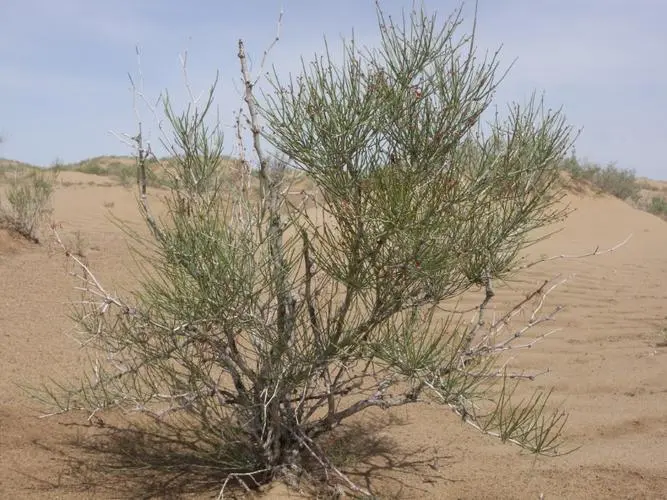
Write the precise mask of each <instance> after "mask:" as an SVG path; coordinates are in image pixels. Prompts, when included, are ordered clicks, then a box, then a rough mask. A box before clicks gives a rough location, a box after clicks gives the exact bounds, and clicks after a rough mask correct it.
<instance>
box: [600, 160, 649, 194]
mask: <svg viewBox="0 0 667 500" xmlns="http://www.w3.org/2000/svg"><path fill="white" fill-rule="evenodd" d="M593 183H594V184H595V185H596V186H597V187H598V188H599V189H601V190H602V191H604V192H605V193H609V194H612V195H614V196H616V197H617V198H620V199H622V200H628V199H631V200H637V198H638V196H639V191H640V189H641V187H640V186H639V183H638V182H637V177H636V176H635V173H634V171H632V170H628V169H620V168H617V167H616V166H614V165H608V166H607V167H605V168H604V169H601V170H600V171H599V172H597V174H596V175H595V177H594V179H593Z"/></svg>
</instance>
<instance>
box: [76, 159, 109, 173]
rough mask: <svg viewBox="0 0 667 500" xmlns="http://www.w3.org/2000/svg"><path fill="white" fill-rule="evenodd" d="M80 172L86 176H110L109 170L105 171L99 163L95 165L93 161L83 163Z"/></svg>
mask: <svg viewBox="0 0 667 500" xmlns="http://www.w3.org/2000/svg"><path fill="white" fill-rule="evenodd" d="M79 171H80V172H83V173H84V174H92V175H108V172H107V169H105V168H104V167H103V166H102V165H100V164H99V163H94V162H91V161H89V162H85V163H82V164H81V166H80V167H79Z"/></svg>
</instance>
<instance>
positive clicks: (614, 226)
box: [0, 172, 667, 499]
mask: <svg viewBox="0 0 667 500" xmlns="http://www.w3.org/2000/svg"><path fill="white" fill-rule="evenodd" d="M568 201H569V202H570V203H571V205H572V207H573V208H575V209H576V211H575V212H574V213H573V214H572V215H571V216H570V218H569V220H568V221H567V223H566V224H565V225H564V226H563V229H562V231H561V232H559V233H558V234H556V235H555V236H553V237H552V238H551V239H549V240H547V241H544V242H542V243H540V244H539V245H537V246H536V247H534V248H532V249H531V254H532V255H536V256H539V255H545V254H546V255H557V254H581V253H586V252H590V251H592V250H593V249H594V248H595V247H596V246H597V245H599V246H600V247H601V248H603V249H604V248H607V247H611V246H613V245H615V244H616V243H617V242H619V241H621V240H623V239H625V238H626V237H627V236H628V235H629V234H630V233H632V234H633V237H632V239H631V240H630V241H629V242H628V243H627V244H626V245H625V246H623V247H622V248H620V249H618V251H615V252H613V253H609V254H604V255H599V256H596V257H590V258H587V259H571V260H567V259H565V260H557V261H553V262H549V263H548V264H545V265H543V266H541V267H539V268H537V269H531V270H530V272H526V273H523V274H522V275H520V276H519V277H518V278H517V280H516V281H513V282H511V283H509V284H508V285H507V289H508V292H507V297H509V298H512V297H513V296H518V294H520V293H525V292H527V291H529V289H530V288H531V287H533V286H535V285H536V284H537V283H539V282H540V280H542V279H544V278H545V277H548V276H551V275H554V274H557V273H562V274H563V276H566V277H568V278H569V281H568V283H567V284H566V285H565V286H563V287H562V288H560V289H559V290H557V291H556V292H555V293H554V294H553V295H552V296H551V297H550V299H549V303H550V304H552V305H555V304H562V305H564V306H565V310H564V311H562V312H561V313H560V315H559V316H558V317H557V321H556V325H555V326H558V327H561V328H562V330H561V331H559V332H558V333H556V334H554V335H552V336H551V337H549V338H548V339H547V340H545V341H544V342H542V343H540V344H537V345H536V346H535V347H534V348H532V349H531V350H530V351H525V352H523V353H521V354H520V355H519V356H518V357H517V358H516V360H515V361H514V362H513V363H514V366H516V367H519V368H526V369H541V368H549V370H550V372H549V373H548V374H545V375H544V376H542V377H541V378H539V379H538V380H537V381H535V382H534V383H533V384H534V386H535V387H550V386H554V387H555V390H556V391H555V398H556V399H557V400H559V401H563V402H564V406H565V407H566V408H567V409H568V411H569V412H570V421H569V425H568V429H567V435H568V438H569V441H570V443H572V444H573V445H575V446H581V448H580V449H579V450H578V451H576V452H575V453H572V454H570V455H567V456H564V457H561V458H556V459H539V460H535V459H534V458H533V457H530V456H526V455H524V454H522V453H521V452H520V451H519V450H518V449H516V448H514V447H512V446H510V445H503V444H501V443H498V442H496V441H494V440H493V439H491V438H488V437H485V436H482V435H479V434H478V433H476V432H475V431H474V430H473V429H471V428H469V427H467V426H464V425H462V424H461V423H460V421H459V420H458V419H457V418H456V417H455V416H454V415H452V414H451V413H449V412H447V411H446V410H443V409H441V408H437V407H429V406H426V407H419V408H417V407H415V408H410V409H408V410H406V409H399V410H396V411H393V412H389V413H382V412H379V411H378V412H372V413H369V414H367V415H366V416H365V417H364V419H365V421H366V422H368V423H369V424H370V423H372V424H373V425H375V426H376V427H377V428H378V433H377V439H378V440H379V441H380V442H381V443H384V445H383V446H384V447H386V448H389V449H390V450H392V453H391V457H392V460H393V463H390V461H389V460H387V459H386V458H383V457H382V456H381V455H382V454H381V453H380V448H382V446H380V447H379V448H378V450H379V451H378V455H377V456H376V457H373V458H371V459H369V460H370V463H372V464H373V466H374V472H373V474H372V476H371V477H372V480H373V482H374V485H375V486H378V485H379V489H380V491H384V492H391V491H393V492H396V491H399V490H400V489H401V488H402V492H403V496H404V498H532V499H537V498H539V496H540V494H544V498H655V499H657V498H665V497H667V348H665V347H659V342H660V340H661V336H660V331H661V330H662V329H663V328H665V327H667V308H666V307H665V305H666V304H667V285H665V281H667V251H666V249H667V224H665V222H664V221H662V220H660V219H658V218H657V217H654V216H652V215H649V214H647V213H644V212H640V211H638V210H635V209H633V208H631V207H630V206H628V205H627V204H625V203H623V202H621V201H618V200H616V199H612V198H608V197H605V196H591V195H585V196H582V195H571V196H570V197H569V198H568ZM54 203H55V207H54V208H55V219H56V221H57V222H59V223H61V224H62V233H63V234H65V235H66V236H67V237H69V238H76V237H78V238H79V239H80V240H81V245H82V246H83V247H84V248H85V251H86V255H87V259H88V261H89V262H90V264H91V266H92V267H93V268H94V269H96V270H97V271H98V277H99V278H101V279H102V280H104V282H105V283H107V284H109V285H111V284H113V286H115V287H117V288H125V287H131V285H132V273H131V272H130V270H129V269H128V267H127V256H128V251H127V246H126V242H125V240H124V239H123V235H122V233H121V232H120V230H119V229H118V228H117V227H115V226H114V225H113V224H112V223H111V221H110V220H109V212H112V213H113V214H115V215H116V216H118V217H120V218H121V219H127V220H133V221H136V222H137V224H140V221H139V218H138V217H137V211H136V206H135V196H134V192H133V191H132V190H131V189H126V188H123V187H121V186H118V185H115V183H110V182H109V180H108V179H106V178H104V177H99V178H98V177H95V176H90V175H85V174H80V173H75V172H65V173H63V174H62V175H61V177H60V185H59V186H58V189H57V191H56V195H55V201H54ZM77 231H78V236H77ZM76 297H77V295H76V293H75V292H74V291H73V282H72V281H71V280H70V279H69V278H68V277H67V276H66V266H65V261H64V258H63V257H62V255H61V253H60V252H58V251H57V250H56V249H55V248H50V247H49V246H48V245H42V246H36V245H32V244H28V243H23V242H20V241H17V240H16V239H15V238H14V237H12V236H11V235H8V234H7V233H4V232H0V341H1V345H2V348H1V349H0V370H1V371H0V497H2V498H17V499H19V498H77V499H78V498H115V497H118V495H119V493H118V491H117V490H114V489H113V486H114V485H109V484H106V485H105V484H95V482H94V480H92V482H91V483H90V484H80V486H81V488H76V487H73V483H77V482H79V483H81V482H82V481H83V479H82V478H80V477H79V478H77V477H76V476H72V475H71V468H69V466H67V465H66V463H65V461H64V459H65V458H66V456H65V455H63V454H69V453H74V454H75V453H76V451H75V450H76V449H75V448H72V447H68V446H66V445H65V443H67V441H68V440H71V439H73V438H75V437H76V436H77V433H79V434H81V433H82V432H83V433H84V434H85V433H86V432H94V431H93V430H92V429H91V430H90V431H82V430H81V429H80V428H73V427H69V426H67V425H64V424H66V423H67V422H70V421H72V420H75V419H76V418H79V417H75V416H68V417H67V418H61V417H54V418H51V419H39V418H36V416H37V415H38V411H39V408H38V407H37V406H36V405H35V403H34V402H32V401H30V400H29V399H28V398H27V397H26V396H25V394H24V393H23V392H22V390H21V389H20V388H19V387H18V386H17V385H16V384H17V383H18V384H37V383H38V382H39V381H40V380H41V379H43V378H44V377H51V376H53V377H56V378H58V377H60V376H62V375H63V374H66V373H72V372H76V371H77V370H78V369H79V368H80V366H81V363H82V362H83V360H84V356H83V353H82V352H81V351H79V350H78V349H77V346H76V343H75V342H74V341H73V340H72V339H71V338H70V337H68V335H67V334H68V331H69V330H70V329H71V328H72V323H71V322H70V320H68V319H67V316H66V314H67V308H66V305H65V303H66V302H67V301H68V300H73V299H76ZM73 450H74V451H73ZM75 458H76V456H75ZM89 479H90V478H89ZM84 486H85V487H86V488H88V489H85V488H83V487H84ZM109 486H111V487H112V488H109ZM270 493H271V494H270V495H269V496H270V497H275V498H279V497H281V496H282V498H288V497H289V495H288V494H287V493H286V492H285V491H284V488H283V487H281V486H276V487H274V488H272V489H271V491H270ZM137 496H138V495H137Z"/></svg>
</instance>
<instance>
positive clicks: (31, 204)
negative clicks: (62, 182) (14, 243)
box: [0, 171, 57, 243]
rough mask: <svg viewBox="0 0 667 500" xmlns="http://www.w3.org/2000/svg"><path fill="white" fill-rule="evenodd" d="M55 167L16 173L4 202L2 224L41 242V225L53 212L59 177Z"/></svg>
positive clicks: (0, 213)
mask: <svg viewBox="0 0 667 500" xmlns="http://www.w3.org/2000/svg"><path fill="white" fill-rule="evenodd" d="M56 175H57V174H56V173H55V172H54V171H49V172H42V171H32V172H30V173H29V174H27V175H25V176H23V177H14V178H13V179H12V180H11V181H10V184H9V187H8V188H7V192H6V201H5V202H4V203H0V225H1V226H3V227H5V228H7V229H10V230H12V231H14V232H16V233H18V234H20V235H21V236H23V237H25V238H27V239H29V240H31V241H34V242H35V243H38V242H39V238H38V231H39V229H40V225H41V224H42V223H43V222H44V221H45V219H46V218H47V217H48V215H49V214H50V213H51V207H50V203H51V198H52V195H53V187H54V183H55V179H56Z"/></svg>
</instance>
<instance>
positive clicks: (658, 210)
mask: <svg viewBox="0 0 667 500" xmlns="http://www.w3.org/2000/svg"><path fill="white" fill-rule="evenodd" d="M646 210H647V211H648V212H650V213H652V214H653V215H658V216H660V217H667V200H665V199H664V198H663V197H661V196H654V197H653V198H651V202H650V203H649V204H648V206H647V207H646Z"/></svg>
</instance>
